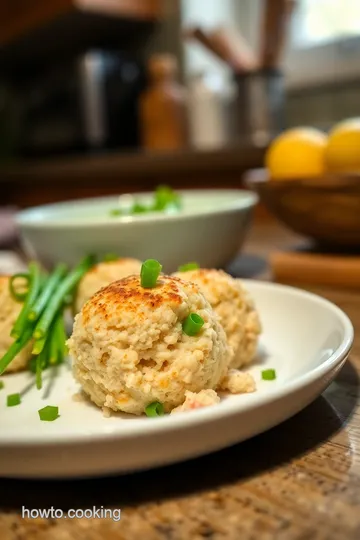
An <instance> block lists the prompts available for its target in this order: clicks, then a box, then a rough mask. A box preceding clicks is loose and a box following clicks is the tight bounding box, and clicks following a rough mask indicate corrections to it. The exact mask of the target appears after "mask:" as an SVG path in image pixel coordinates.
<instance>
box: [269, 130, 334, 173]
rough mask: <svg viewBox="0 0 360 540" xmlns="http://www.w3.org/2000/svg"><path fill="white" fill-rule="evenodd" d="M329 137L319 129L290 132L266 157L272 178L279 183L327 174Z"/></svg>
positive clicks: (286, 132) (281, 137) (283, 136)
mask: <svg viewBox="0 0 360 540" xmlns="http://www.w3.org/2000/svg"><path fill="white" fill-rule="evenodd" d="M326 142H327V137H326V135H325V134H324V133H323V132H322V131H319V130H317V129H313V128H306V127H304V128H296V129H290V130H288V131H285V132H284V133H282V134H281V135H280V136H279V137H277V138H276V139H275V140H274V141H273V143H272V144H271V145H270V147H269V149H268V151H267V153H266V158H265V163H266V167H267V169H268V171H269V174H270V177H271V178H273V179H276V180H291V179H296V178H312V177H318V176H321V175H323V174H324V172H325V149H326Z"/></svg>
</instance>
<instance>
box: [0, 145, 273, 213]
mask: <svg viewBox="0 0 360 540" xmlns="http://www.w3.org/2000/svg"><path fill="white" fill-rule="evenodd" d="M264 153H265V148H260V147H259V148H256V147H248V148H246V147H240V148H239V147H237V148H228V149H223V150H217V151H204V152H194V151H185V152H176V153H158V154H155V153H149V154H147V153H133V154H119V153H116V154H101V155H96V156H82V157H77V158H74V157H72V158H66V159H64V158H61V159H60V158H59V159H51V160H44V161H41V162H34V161H32V162H28V163H27V162H23V163H17V164H13V165H6V166H5V165H4V166H2V167H0V188H1V193H2V197H1V198H2V205H16V206H19V207H26V206H32V205H36V204H43V203H48V202H55V201H61V200H66V199H76V198H82V197H95V196H102V195H108V194H114V193H126V192H135V191H147V190H148V191H151V190H152V189H154V187H156V186H157V185H158V184H164V183H166V184H170V185H171V186H173V187H175V188H188V189H189V188H190V189H191V188H194V189H195V188H240V187H241V185H242V175H243V173H244V172H245V171H246V170H248V169H251V168H256V167H260V166H262V164H263V160H264Z"/></svg>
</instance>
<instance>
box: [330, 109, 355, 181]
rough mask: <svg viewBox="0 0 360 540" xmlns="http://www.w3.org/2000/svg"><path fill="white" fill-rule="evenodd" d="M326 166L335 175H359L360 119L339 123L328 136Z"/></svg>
mask: <svg viewBox="0 0 360 540" xmlns="http://www.w3.org/2000/svg"><path fill="white" fill-rule="evenodd" d="M325 159H326V165H327V168H328V169H329V171H332V172H335V173H345V174H352V173H360V118H351V119H349V120H345V121H343V122H340V123H339V124H337V125H336V126H334V128H333V129H332V131H331V132H330V134H329V140H328V144H327V146H326V151H325Z"/></svg>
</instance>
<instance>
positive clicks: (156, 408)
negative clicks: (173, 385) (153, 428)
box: [145, 401, 164, 417]
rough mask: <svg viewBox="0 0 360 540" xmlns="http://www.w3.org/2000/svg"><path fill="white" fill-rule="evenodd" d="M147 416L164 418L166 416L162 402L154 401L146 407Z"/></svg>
mask: <svg viewBox="0 0 360 540" xmlns="http://www.w3.org/2000/svg"><path fill="white" fill-rule="evenodd" d="M145 414H146V416H149V417H155V416H163V415H164V406H163V404H162V403H160V401H154V402H153V403H150V405H148V406H147V407H145Z"/></svg>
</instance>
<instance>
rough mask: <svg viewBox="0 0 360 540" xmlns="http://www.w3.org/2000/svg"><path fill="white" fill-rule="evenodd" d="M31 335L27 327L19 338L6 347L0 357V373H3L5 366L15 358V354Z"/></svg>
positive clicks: (30, 330)
mask: <svg viewBox="0 0 360 540" xmlns="http://www.w3.org/2000/svg"><path fill="white" fill-rule="evenodd" d="M31 336H32V329H31V328H28V329H26V330H25V331H24V333H23V335H22V336H21V338H19V339H18V340H17V341H14V343H12V345H10V347H9V348H8V350H7V351H6V353H5V354H4V356H3V357H2V358H1V359H0V375H1V374H2V373H4V371H5V369H6V368H7V366H8V365H9V364H10V362H11V361H12V360H13V359H14V358H15V356H16V355H17V354H18V353H19V352H20V351H21V349H23V348H24V347H25V345H27V343H28V342H29V341H30V339H31Z"/></svg>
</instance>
